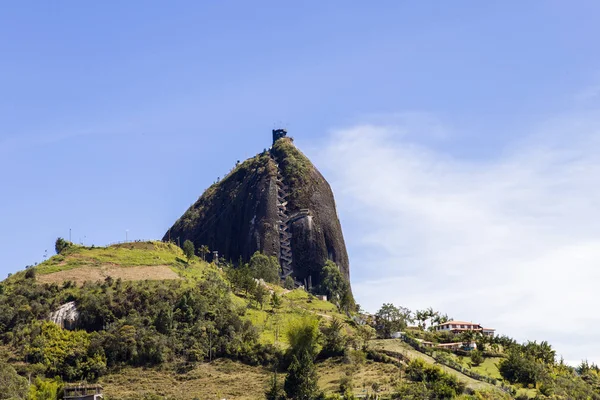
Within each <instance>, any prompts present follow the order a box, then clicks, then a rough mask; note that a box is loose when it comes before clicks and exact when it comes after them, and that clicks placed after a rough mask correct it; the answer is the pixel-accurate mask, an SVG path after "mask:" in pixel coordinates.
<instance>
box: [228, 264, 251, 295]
mask: <svg viewBox="0 0 600 400" xmlns="http://www.w3.org/2000/svg"><path fill="white" fill-rule="evenodd" d="M227 278H228V279H229V282H231V286H232V287H233V289H234V290H235V291H236V292H238V293H241V292H243V293H245V294H246V296H247V295H248V294H250V293H253V292H254V290H255V289H256V281H255V280H254V278H253V276H252V270H251V269H250V267H249V266H248V264H246V265H244V266H242V267H240V268H235V267H233V266H231V267H228V268H227Z"/></svg>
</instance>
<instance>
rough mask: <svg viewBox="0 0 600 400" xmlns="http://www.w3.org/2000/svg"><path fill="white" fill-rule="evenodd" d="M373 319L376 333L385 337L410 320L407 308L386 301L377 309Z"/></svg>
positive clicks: (398, 329) (397, 330) (401, 327)
mask: <svg viewBox="0 0 600 400" xmlns="http://www.w3.org/2000/svg"><path fill="white" fill-rule="evenodd" d="M375 319H376V329H377V335H378V336H379V337H381V338H384V339H387V338H389V337H390V336H391V334H392V333H394V332H399V331H401V330H403V329H404V328H406V326H407V323H408V322H409V321H410V320H411V311H410V310H409V309H408V308H404V307H396V306H394V305H393V304H391V303H386V304H384V305H382V306H381V308H380V309H379V311H377V314H375Z"/></svg>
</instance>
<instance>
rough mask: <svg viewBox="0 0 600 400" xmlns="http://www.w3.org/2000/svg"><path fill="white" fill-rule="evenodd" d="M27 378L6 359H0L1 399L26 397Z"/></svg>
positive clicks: (8, 399)
mask: <svg viewBox="0 0 600 400" xmlns="http://www.w3.org/2000/svg"><path fill="white" fill-rule="evenodd" d="M26 396H27V379H25V378H23V377H21V376H19V375H18V374H17V372H16V371H15V369H14V368H13V367H12V366H10V365H9V364H8V363H7V362H6V361H5V360H2V359H0V400H16V399H19V400H21V399H23V400H24V399H25V398H26Z"/></svg>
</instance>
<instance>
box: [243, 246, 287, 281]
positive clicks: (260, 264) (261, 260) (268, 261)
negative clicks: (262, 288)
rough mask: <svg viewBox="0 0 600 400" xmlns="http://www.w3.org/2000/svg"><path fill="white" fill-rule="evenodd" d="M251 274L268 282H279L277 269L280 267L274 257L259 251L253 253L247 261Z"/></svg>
mask: <svg viewBox="0 0 600 400" xmlns="http://www.w3.org/2000/svg"><path fill="white" fill-rule="evenodd" d="M249 267H250V270H251V271H252V276H254V278H256V279H262V280H264V281H265V282H269V283H279V271H280V269H281V267H280V265H279V261H277V258H276V257H273V256H270V257H269V256H267V255H265V254H262V253H260V252H258V251H257V252H256V253H254V255H253V256H252V257H251V258H250V263H249Z"/></svg>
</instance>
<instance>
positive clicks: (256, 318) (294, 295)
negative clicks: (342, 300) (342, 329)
mask: <svg viewBox="0 0 600 400" xmlns="http://www.w3.org/2000/svg"><path fill="white" fill-rule="evenodd" d="M274 289H275V291H276V292H280V293H281V297H282V299H283V302H282V305H281V307H280V308H278V309H275V310H274V309H273V308H272V307H271V306H270V305H269V304H265V305H264V307H263V309H262V310H261V309H258V308H256V306H255V305H252V302H251V301H249V300H246V299H243V298H240V297H238V300H237V301H238V302H241V304H245V305H246V307H247V309H246V315H245V316H244V318H247V319H249V320H250V321H251V322H252V324H253V325H254V326H255V327H257V328H258V329H259V332H260V339H261V342H262V343H271V344H273V343H277V344H280V345H282V346H283V347H286V346H287V338H286V331H287V329H288V327H289V326H290V325H291V324H293V323H294V322H295V321H297V320H299V319H301V318H303V317H304V316H306V315H310V316H313V317H315V318H318V319H320V320H321V321H324V322H327V321H329V320H331V319H333V318H338V319H340V320H341V321H345V320H346V316H345V315H343V314H340V313H339V312H338V311H337V308H336V307H335V306H334V305H333V304H331V303H329V302H327V301H322V300H318V299H317V298H316V297H315V296H312V295H310V294H309V293H307V292H305V291H304V290H300V289H297V290H292V291H287V290H281V289H280V288H279V287H274ZM346 329H347V333H352V330H351V329H350V328H349V327H348V326H347V327H346Z"/></svg>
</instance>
